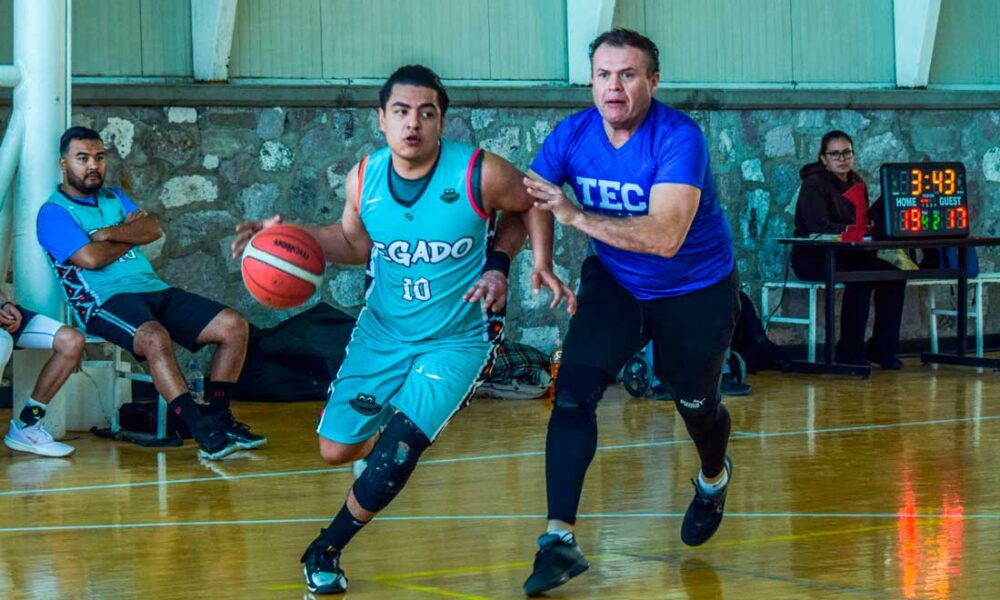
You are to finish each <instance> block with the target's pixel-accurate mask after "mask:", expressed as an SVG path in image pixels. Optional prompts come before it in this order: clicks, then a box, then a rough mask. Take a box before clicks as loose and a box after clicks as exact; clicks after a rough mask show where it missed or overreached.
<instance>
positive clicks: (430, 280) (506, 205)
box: [233, 65, 575, 594]
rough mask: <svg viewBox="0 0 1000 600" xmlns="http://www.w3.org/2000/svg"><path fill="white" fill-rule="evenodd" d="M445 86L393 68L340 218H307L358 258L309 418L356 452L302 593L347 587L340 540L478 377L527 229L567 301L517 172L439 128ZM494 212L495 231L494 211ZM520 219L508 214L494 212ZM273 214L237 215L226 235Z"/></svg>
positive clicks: (332, 459)
mask: <svg viewBox="0 0 1000 600" xmlns="http://www.w3.org/2000/svg"><path fill="white" fill-rule="evenodd" d="M447 110H448V94H447V92H446V91H445V89H444V87H443V86H442V85H441V82H440V80H439V79H438V77H437V75H435V74H434V72H433V71H431V70H430V69H428V68H427V67H424V66H419V65H410V66H405V67H401V68H400V69H398V70H397V71H396V72H395V73H393V74H392V76H390V77H389V79H388V81H387V82H386V83H385V85H384V86H383V87H382V89H381V91H380V92H379V110H378V114H379V125H380V127H381V129H382V132H383V133H384V134H385V138H386V142H387V143H388V147H386V148H383V149H381V150H378V151H376V152H374V153H372V154H370V155H369V156H367V157H366V158H364V159H362V160H361V162H360V163H358V164H357V165H355V166H354V167H353V168H352V169H351V171H350V172H349V173H348V175H347V184H346V195H345V203H344V213H343V218H342V221H341V222H340V223H337V224H334V225H328V226H326V227H312V228H311V229H310V231H311V232H312V233H313V235H314V236H315V237H316V239H317V240H319V242H320V244H321V245H322V246H323V250H324V253H325V254H326V258H327V259H328V260H329V261H331V262H334V263H338V264H364V263H365V262H367V263H368V276H369V277H370V282H369V285H368V290H367V295H366V298H367V301H366V304H365V308H364V309H363V310H362V312H361V314H360V315H359V316H358V322H357V326H356V327H355V329H354V332H353V334H352V338H351V341H350V343H349V345H348V347H347V357H346V359H345V360H344V363H343V365H342V366H341V368H340V372H339V373H338V374H337V379H336V381H334V384H333V386H332V389H331V392H330V397H329V399H328V401H327V404H326V408H325V410H324V412H323V416H322V418H321V420H320V423H319V427H318V430H317V431H318V433H319V450H320V454H321V456H322V457H323V459H324V460H326V461H327V462H328V463H330V464H332V465H341V464H346V463H350V462H352V461H354V460H356V459H359V458H363V457H366V456H367V458H368V464H367V467H366V468H365V469H364V471H363V472H362V473H361V474H360V476H359V477H358V478H357V480H356V481H355V482H354V485H353V486H352V487H351V489H350V491H349V492H348V494H347V500H346V502H345V503H344V505H343V506H342V507H341V509H340V512H339V513H338V514H337V516H336V517H335V518H334V519H333V522H332V523H331V524H330V525H329V527H327V528H326V529H323V530H322V531H321V532H320V535H319V537H317V538H316V539H315V540H314V541H313V542H312V543H311V544H310V545H309V547H308V548H307V549H306V551H305V554H303V555H302V559H301V560H302V562H303V563H304V573H305V580H306V585H307V586H308V588H309V590H310V591H311V592H314V593H320V594H323V593H339V592H343V591H345V590H346V589H347V578H346V577H345V576H344V572H343V570H342V569H341V568H340V556H341V552H342V551H343V549H344V547H345V546H346V545H347V543H348V542H349V541H350V540H351V538H352V537H354V535H355V534H356V533H358V531H360V530H361V528H362V527H363V526H364V525H365V524H366V523H368V522H369V521H371V520H372V518H374V517H375V515H376V514H377V513H378V512H379V511H380V510H382V509H384V508H385V507H386V506H388V505H389V503H390V502H391V501H392V500H393V498H395V496H396V495H397V494H398V493H399V492H400V490H401V489H402V488H403V486H404V485H405V484H406V481H407V480H408V479H409V477H410V474H411V473H412V472H413V470H414V468H415V467H416V464H417V461H418V460H419V458H420V455H421V454H422V453H423V452H424V451H425V450H426V449H427V448H428V447H429V446H430V445H431V443H432V442H433V441H434V439H435V438H436V437H437V436H438V434H440V433H441V430H442V429H444V427H445V425H447V424H448V422H449V420H450V419H451V418H452V417H453V416H454V415H455V413H457V412H458V411H459V410H460V409H461V408H462V407H463V406H464V405H465V404H466V403H467V402H468V400H469V398H470V397H471V396H472V394H473V392H474V391H475V389H476V387H477V386H478V385H479V384H480V383H481V382H482V381H483V379H484V378H485V376H486V375H488V373H489V368H490V363H491V360H492V357H493V353H494V350H495V345H496V344H497V343H498V342H499V340H500V336H501V334H502V326H503V323H502V320H501V314H502V309H503V308H504V306H505V304H506V296H507V279H506V274H507V269H508V267H509V264H510V257H511V256H513V255H514V254H515V253H516V252H517V251H518V250H520V248H521V246H522V244H523V243H524V231H525V229H527V231H529V232H530V233H531V234H532V235H533V237H532V248H533V250H534V257H535V269H534V271H533V273H532V277H533V285H534V286H535V288H536V290H537V289H538V288H539V287H540V286H541V285H544V286H546V287H548V288H549V289H551V290H552V291H553V301H552V306H555V305H556V304H557V303H558V302H559V301H560V300H561V299H562V298H563V297H566V298H568V301H569V302H568V308H569V309H570V311H571V312H572V311H573V310H574V309H575V298H574V297H573V294H572V292H570V291H569V289H567V288H566V287H565V286H564V285H563V283H562V282H561V281H560V280H559V279H558V278H557V277H556V276H555V275H554V274H553V273H552V256H551V252H552V237H551V236H552V216H551V215H550V214H548V213H546V212H545V211H539V210H530V209H531V207H532V198H531V196H529V195H528V194H527V192H526V191H525V190H524V187H523V185H521V180H522V178H523V177H524V175H523V174H522V173H521V172H520V171H518V170H517V169H516V168H514V167H513V166H512V165H511V164H510V163H508V162H507V161H505V160H503V159H502V158H500V157H498V156H496V155H493V154H490V153H488V152H483V151H481V150H479V149H477V148H474V147H472V146H468V145H465V144H461V143H458V142H452V141H449V140H444V139H442V138H441V133H442V129H443V127H444V116H445V112H446V111H447ZM500 210H502V211H505V214H504V217H503V218H501V228H500V229H499V230H498V231H497V237H496V239H495V240H494V239H492V238H493V230H494V221H495V220H496V218H497V211H500ZM529 210H530V213H529V215H528V216H527V217H526V218H525V219H524V220H523V221H522V220H521V218H520V217H519V216H515V217H513V218H509V217H508V215H507V212H506V211H512V212H524V211H529ZM279 221H280V217H272V218H271V219H268V220H266V221H263V222H261V221H254V222H247V223H241V224H240V225H239V226H237V232H238V235H237V238H236V240H235V241H234V243H233V255H234V256H238V255H239V254H240V253H241V252H242V250H243V247H244V246H245V245H246V242H247V240H248V239H249V237H250V236H251V235H252V234H253V233H256V232H257V231H259V230H260V229H261V228H262V227H267V226H271V225H274V224H276V223H278V222H279Z"/></svg>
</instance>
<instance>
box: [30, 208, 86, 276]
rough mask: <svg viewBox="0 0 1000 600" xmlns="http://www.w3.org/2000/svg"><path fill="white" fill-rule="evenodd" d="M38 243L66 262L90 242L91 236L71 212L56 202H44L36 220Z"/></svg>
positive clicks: (60, 260) (58, 259) (56, 257)
mask: <svg viewBox="0 0 1000 600" xmlns="http://www.w3.org/2000/svg"><path fill="white" fill-rule="evenodd" d="M35 233H36V235H37V236H38V243H39V244H41V245H42V248H44V249H45V251H46V252H48V253H49V254H51V255H52V257H53V258H55V260H56V261H58V262H60V263H63V262H66V261H67V260H68V259H69V257H70V256H73V255H74V254H76V251H77V250H79V249H80V248H83V247H84V246H86V245H87V244H89V243H90V236H89V235H87V232H86V231H84V230H83V229H81V228H80V226H79V225H77V223H76V221H74V220H73V217H71V216H70V214H69V212H68V211H67V210H66V209H65V208H63V207H61V206H56V205H55V204H44V205H42V208H41V209H40V210H39V211H38V219H37V220H36V221H35Z"/></svg>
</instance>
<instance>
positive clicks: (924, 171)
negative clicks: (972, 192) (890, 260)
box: [881, 162, 969, 239]
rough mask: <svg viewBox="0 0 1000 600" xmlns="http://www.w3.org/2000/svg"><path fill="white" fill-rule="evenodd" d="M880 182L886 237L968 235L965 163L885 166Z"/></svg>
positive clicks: (921, 163)
mask: <svg viewBox="0 0 1000 600" xmlns="http://www.w3.org/2000/svg"><path fill="white" fill-rule="evenodd" d="M881 181H882V196H883V200H884V210H885V214H884V215H883V217H884V221H883V222H884V224H885V232H884V233H885V237H886V238H889V239H893V238H896V239H899V238H960V237H968V236H969V202H968V197H967V195H966V191H965V190H966V187H965V165H963V164H962V163H960V162H919V163H915V162H909V163H886V164H884V165H882V169H881Z"/></svg>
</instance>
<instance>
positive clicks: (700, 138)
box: [653, 121, 709, 189]
mask: <svg viewBox="0 0 1000 600" xmlns="http://www.w3.org/2000/svg"><path fill="white" fill-rule="evenodd" d="M708 166H709V156H708V143H707V142H706V141H705V135H704V134H703V133H702V132H701V129H700V128H699V127H698V125H697V124H696V123H695V122H694V121H689V122H686V123H683V124H681V125H680V126H679V127H678V128H677V129H676V130H675V131H674V132H673V133H672V134H671V135H670V136H669V143H667V144H663V146H662V147H661V148H660V152H659V156H658V157H657V169H656V176H655V177H654V178H653V184H654V185H655V184H657V183H684V184H687V185H691V186H694V187H696V188H698V189H703V188H704V187H705V177H706V175H707V174H708Z"/></svg>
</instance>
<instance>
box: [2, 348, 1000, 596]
mask: <svg viewBox="0 0 1000 600" xmlns="http://www.w3.org/2000/svg"><path fill="white" fill-rule="evenodd" d="M751 383H753V385H754V386H755V390H754V394H753V395H751V396H749V397H746V398H732V399H729V400H728V401H727V404H728V406H729V409H730V411H731V412H732V415H733V438H732V441H731V444H730V453H731V455H732V457H733V459H734V461H735V473H734V479H733V484H732V487H731V488H730V492H729V501H728V506H727V509H728V510H727V512H726V518H725V521H724V522H723V524H722V528H721V529H720V531H719V533H718V534H717V535H716V537H715V538H714V539H713V540H712V541H711V542H709V543H708V544H706V545H705V546H702V547H700V548H688V547H685V546H684V545H683V544H681V542H680V539H679V534H678V528H679V526H680V518H681V515H682V514H683V512H684V509H685V507H686V506H687V503H688V501H689V499H690V496H691V493H692V488H691V484H690V482H689V479H690V477H691V476H692V475H693V473H694V472H695V468H696V466H695V465H696V456H695V452H694V448H693V446H692V445H691V444H690V442H689V440H688V437H687V435H686V433H685V431H684V427H683V424H682V422H681V420H680V419H679V418H678V416H677V415H676V414H675V412H674V408H673V405H672V404H670V403H664V402H657V401H652V400H639V399H632V398H629V397H627V395H626V394H625V393H624V392H623V391H622V389H621V388H620V387H615V388H613V389H612V390H610V391H609V393H608V395H607V396H606V397H605V400H604V402H603V403H602V406H601V410H600V415H599V418H600V432H601V437H600V445H599V448H598V452H597V457H596V459H595V461H594V464H593V466H592V467H591V470H590V473H589V476H588V479H587V486H586V489H585V491H584V498H583V505H582V507H581V512H582V515H581V519H580V522H579V539H580V542H581V545H582V547H583V549H584V551H585V552H586V554H587V556H588V557H589V559H590V561H591V569H590V571H589V572H588V573H586V574H584V575H582V576H580V577H578V578H577V579H575V580H573V581H572V582H570V583H569V584H567V585H565V586H563V587H562V588H559V589H557V590H556V591H554V592H553V593H551V596H552V597H558V598H601V599H609V598H636V599H639V598H708V599H721V598H729V599H745V598H765V599H767V600H777V599H779V598H921V599H923V598H962V599H966V598H997V597H1000V570H998V569H997V568H996V562H997V558H996V557H997V546H998V542H1000V468H998V462H1000V461H998V459H1000V374H997V373H990V372H987V373H977V372H976V371H975V370H972V369H958V368H945V367H941V368H939V369H938V370H934V369H932V368H928V367H921V366H919V365H917V364H916V363H915V362H914V361H912V360H911V361H908V362H907V365H906V368H905V369H904V370H903V371H901V372H898V373H895V372H885V371H880V370H877V369H876V371H875V372H874V374H873V376H872V378H871V379H870V380H867V381H861V380H857V379H849V378H839V377H815V376H806V375H786V374H778V373H768V374H760V375H756V376H752V379H751ZM319 408H320V404H319V403H300V404H294V405H264V404H243V405H240V406H238V407H237V413H238V416H239V417H240V418H242V419H244V420H246V421H248V422H250V423H252V424H253V425H254V427H255V429H257V430H259V431H261V432H265V433H266V434H268V435H269V437H270V440H271V442H270V444H269V445H268V446H267V447H265V448H264V449H262V450H260V451H257V452H253V453H240V454H237V455H234V456H233V457H230V458H229V459H227V460H225V461H222V462H219V463H199V462H198V459H197V458H196V456H195V450H194V447H193V446H192V445H190V443H189V444H188V445H186V446H185V447H183V448H176V449H169V450H167V451H156V450H150V449H143V448H139V447H136V446H131V445H128V444H123V443H115V442H110V441H106V440H102V439H97V438H94V437H92V436H91V435H89V434H77V437H78V439H76V440H74V441H72V442H71V443H73V444H75V445H76V447H77V449H78V450H77V453H76V455H75V456H73V457H72V458H71V459H43V458H35V457H30V456H23V455H13V454H12V453H10V452H9V451H7V450H6V448H3V450H0V597H2V598H157V599H169V598H178V599H180V598H184V599H189V598H237V597H239V598H264V599H267V598H275V599H280V598H302V597H303V596H305V595H307V594H306V590H305V587H304V585H303V584H302V576H301V570H300V565H299V556H300V554H301V552H302V550H303V548H304V547H305V545H306V544H308V542H309V541H310V540H312V538H313V537H314V535H315V534H316V532H317V531H318V530H319V528H320V527H322V526H324V525H325V524H326V523H327V522H328V521H329V519H330V517H331V516H332V515H333V514H334V512H335V511H336V510H337V509H338V508H339V506H340V503H341V501H342V500H343V496H344V493H345V490H346V489H347V487H348V486H349V485H350V483H351V480H352V478H351V474H350V473H349V472H347V469H331V468H326V467H325V465H324V464H323V463H322V462H321V461H320V460H319V458H318V455H317V452H316V450H315V436H314V435H313V433H312V432H313V424H314V421H315V419H316V416H317V413H318V410H319ZM0 418H3V419H4V420H6V419H9V411H0ZM546 419H547V409H546V408H545V406H544V405H543V404H542V403H541V402H540V401H529V400H506V401H502V400H482V401H477V402H476V403H475V404H474V405H473V406H472V407H471V408H469V409H468V410H466V411H465V412H463V413H461V414H459V415H458V417H457V418H456V420H455V421H454V422H453V423H452V425H451V426H450V428H449V429H447V430H446V431H445V432H444V434H443V435H442V437H441V438H440V440H439V442H438V443H437V444H436V445H435V446H434V447H432V448H431V449H430V450H429V451H428V453H427V454H426V455H425V461H424V462H423V463H422V464H421V466H420V467H419V468H418V469H417V471H416V473H415V474H414V476H413V478H412V479H411V481H410V485H409V486H408V487H407V489H406V490H405V491H404V492H403V493H402V494H401V495H400V497H399V498H398V499H397V500H396V502H395V503H394V504H393V505H392V506H390V507H389V509H388V510H387V511H386V512H385V513H384V515H383V518H381V519H379V520H378V521H376V522H375V523H374V524H373V525H371V526H369V527H368V528H367V529H366V530H365V531H363V532H362V533H361V534H360V535H359V536H358V537H357V538H355V540H354V542H353V543H352V544H351V546H350V547H349V549H348V551H347V552H346V553H345V557H344V560H343V566H344V568H345V570H346V571H347V575H348V577H349V579H350V592H349V594H348V596H349V597H350V598H351V600H361V599H366V598H392V599H410V598H412V599H425V600H430V599H433V598H464V599H472V598H520V597H521V584H522V582H523V581H524V578H525V577H526V576H527V574H528V572H529V570H530V561H531V559H532V556H533V553H534V538H535V537H536V536H537V535H538V534H539V533H540V532H541V530H542V529H543V527H544V519H543V515H544V512H545V491H544V456H543V448H544V439H545V423H546ZM0 430H2V428H0Z"/></svg>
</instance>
